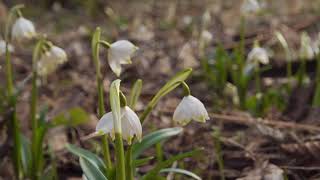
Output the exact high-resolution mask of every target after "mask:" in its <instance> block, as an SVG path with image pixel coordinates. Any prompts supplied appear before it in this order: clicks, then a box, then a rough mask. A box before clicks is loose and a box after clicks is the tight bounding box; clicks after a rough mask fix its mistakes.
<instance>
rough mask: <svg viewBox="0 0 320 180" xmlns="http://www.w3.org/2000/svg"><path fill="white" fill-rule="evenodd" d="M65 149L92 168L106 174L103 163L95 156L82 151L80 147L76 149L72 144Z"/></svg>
mask: <svg viewBox="0 0 320 180" xmlns="http://www.w3.org/2000/svg"><path fill="white" fill-rule="evenodd" d="M66 148H67V149H68V150H69V151H70V152H71V153H73V154H75V155H77V156H79V157H81V158H84V159H86V160H87V161H89V162H90V163H91V164H92V165H93V166H95V167H96V168H98V169H99V170H100V171H101V172H105V173H106V172H107V168H106V166H105V164H104V163H103V161H102V160H101V159H100V158H99V157H98V156H97V155H95V154H93V153H92V152H90V151H87V150H85V149H82V148H80V147H76V146H75V145H72V144H67V145H66Z"/></svg>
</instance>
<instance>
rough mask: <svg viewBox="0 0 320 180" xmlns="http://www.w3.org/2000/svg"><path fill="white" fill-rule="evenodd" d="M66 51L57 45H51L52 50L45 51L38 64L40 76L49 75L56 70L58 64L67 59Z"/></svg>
mask: <svg viewBox="0 0 320 180" xmlns="http://www.w3.org/2000/svg"><path fill="white" fill-rule="evenodd" d="M67 59H68V58H67V54H66V52H65V51H64V50H63V49H62V48H60V47H57V46H54V45H53V46H51V47H50V50H49V51H47V52H45V53H44V54H43V55H42V56H41V58H40V60H39V61H38V64H37V68H38V69H37V71H38V74H39V75H40V76H47V75H48V74H51V73H52V72H54V71H55V70H56V69H57V67H58V65H60V64H63V63H64V62H66V61H67Z"/></svg>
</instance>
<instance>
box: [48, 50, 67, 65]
mask: <svg viewBox="0 0 320 180" xmlns="http://www.w3.org/2000/svg"><path fill="white" fill-rule="evenodd" d="M49 53H50V54H51V58H52V59H53V60H55V61H57V63H58V64H62V63H64V62H66V61H67V54H66V52H65V51H64V50H63V49H62V48H60V47H58V46H52V47H51V49H50V52H49Z"/></svg>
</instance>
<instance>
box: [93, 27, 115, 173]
mask: <svg viewBox="0 0 320 180" xmlns="http://www.w3.org/2000/svg"><path fill="white" fill-rule="evenodd" d="M100 32H101V30H100V28H97V29H96V32H95V35H94V36H95V37H94V39H93V40H92V41H93V44H92V55H93V62H94V64H95V68H96V82H97V88H98V115H99V117H100V118H101V117H102V116H103V115H104V114H105V108H104V96H103V83H102V74H101V70H100V69H101V68H100V58H99V40H100ZM102 151H103V156H104V162H105V164H106V166H107V168H108V169H110V168H112V162H111V158H110V149H109V138H108V136H107V135H103V137H102Z"/></svg>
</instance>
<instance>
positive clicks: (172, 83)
mask: <svg viewBox="0 0 320 180" xmlns="http://www.w3.org/2000/svg"><path fill="white" fill-rule="evenodd" d="M191 72H192V69H185V70H183V71H180V72H178V73H177V74H176V75H175V76H173V77H172V78H171V79H170V80H169V81H168V82H167V83H166V84H165V85H164V86H163V87H162V88H161V89H160V90H159V91H158V93H157V94H156V95H155V96H154V97H153V98H152V100H151V104H152V105H153V106H154V105H155V104H157V102H158V101H159V99H160V98H161V97H163V96H165V95H166V94H168V93H169V92H171V91H172V90H173V89H175V88H176V87H177V86H178V85H179V83H180V82H182V81H185V80H186V79H187V78H188V76H189V75H190V74H191Z"/></svg>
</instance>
